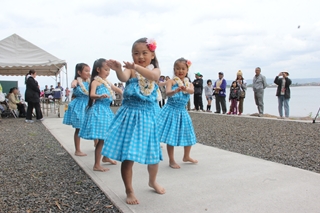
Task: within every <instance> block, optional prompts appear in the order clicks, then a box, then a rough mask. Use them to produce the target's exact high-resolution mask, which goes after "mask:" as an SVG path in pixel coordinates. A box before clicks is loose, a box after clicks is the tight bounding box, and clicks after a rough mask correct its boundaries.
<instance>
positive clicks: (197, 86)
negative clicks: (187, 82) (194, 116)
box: [192, 72, 204, 112]
mask: <svg viewBox="0 0 320 213" xmlns="http://www.w3.org/2000/svg"><path fill="white" fill-rule="evenodd" d="M195 77H196V79H195V80H194V81H193V82H192V84H193V86H194V94H193V103H194V107H195V109H196V110H197V111H199V109H200V110H202V111H203V112H204V110H203V103H202V92H203V79H202V77H203V76H202V74H201V73H200V72H197V73H195Z"/></svg>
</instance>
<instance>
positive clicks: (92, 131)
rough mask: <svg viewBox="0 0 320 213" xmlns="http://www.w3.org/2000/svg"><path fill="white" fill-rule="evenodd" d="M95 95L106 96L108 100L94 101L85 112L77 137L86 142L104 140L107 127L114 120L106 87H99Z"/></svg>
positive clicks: (110, 99) (102, 85) (110, 98)
mask: <svg viewBox="0 0 320 213" xmlns="http://www.w3.org/2000/svg"><path fill="white" fill-rule="evenodd" d="M96 94H97V95H102V94H107V95H108V96H109V98H103V99H96V100H95V101H94V104H93V105H92V106H91V107H90V108H89V109H87V110H86V115H85V118H84V121H83V124H82V126H81V128H80V132H79V137H81V138H84V139H87V140H94V139H101V140H104V139H106V136H107V132H108V127H109V125H110V123H111V121H112V119H113V118H114V114H113V112H112V110H111V109H110V104H111V102H112V97H111V94H110V92H109V90H108V89H107V88H106V86H105V85H104V84H101V85H99V86H98V87H97V89H96Z"/></svg>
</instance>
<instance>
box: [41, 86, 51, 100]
mask: <svg viewBox="0 0 320 213" xmlns="http://www.w3.org/2000/svg"><path fill="white" fill-rule="evenodd" d="M43 92H44V97H46V98H48V97H49V95H52V91H51V90H50V89H49V88H48V85H46V86H45V88H44V90H43Z"/></svg>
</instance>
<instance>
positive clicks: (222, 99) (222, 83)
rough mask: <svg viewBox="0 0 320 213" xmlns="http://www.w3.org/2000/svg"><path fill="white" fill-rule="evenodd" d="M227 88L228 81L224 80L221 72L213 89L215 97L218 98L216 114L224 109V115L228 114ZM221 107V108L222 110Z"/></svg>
mask: <svg viewBox="0 0 320 213" xmlns="http://www.w3.org/2000/svg"><path fill="white" fill-rule="evenodd" d="M226 87H227V81H226V80H225V79H224V78H223V72H219V79H218V80H217V81H216V82H214V85H213V89H214V95H215V97H216V111H215V112H214V113H220V112H221V108H222V113H223V114H226V112H227V108H226ZM220 105H221V108H220Z"/></svg>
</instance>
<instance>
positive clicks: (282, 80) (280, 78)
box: [274, 72, 292, 119]
mask: <svg viewBox="0 0 320 213" xmlns="http://www.w3.org/2000/svg"><path fill="white" fill-rule="evenodd" d="M288 76H289V73H288V72H280V73H279V75H277V76H276V78H275V79H274V83H275V84H276V85H278V87H277V93H276V96H278V110H279V115H280V119H283V108H284V114H285V119H288V118H289V100H290V95H291V94H290V85H291V83H292V82H291V79H290V78H289V77H288Z"/></svg>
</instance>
